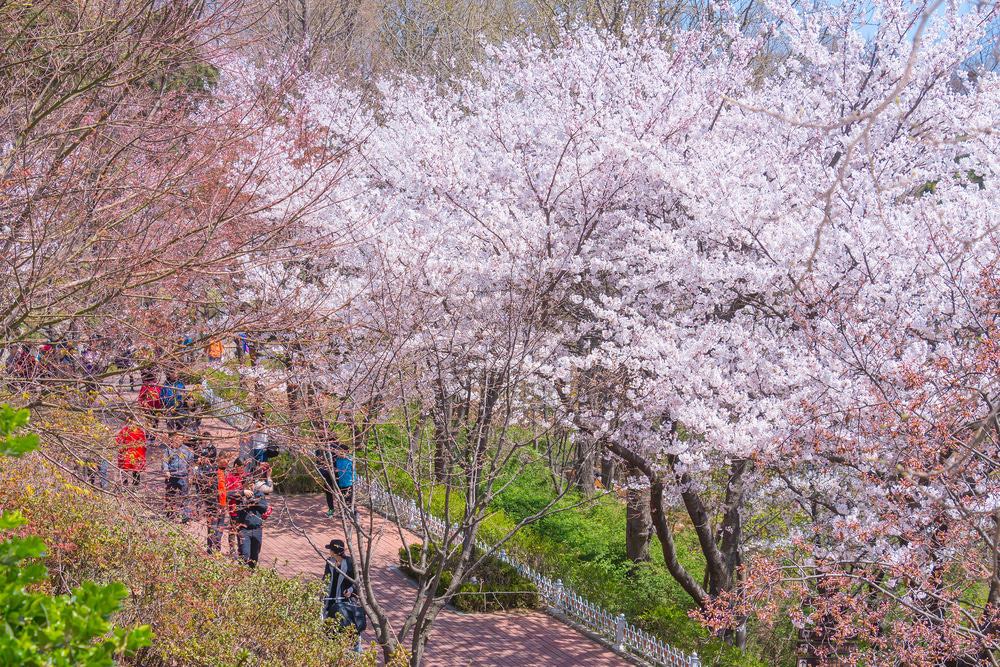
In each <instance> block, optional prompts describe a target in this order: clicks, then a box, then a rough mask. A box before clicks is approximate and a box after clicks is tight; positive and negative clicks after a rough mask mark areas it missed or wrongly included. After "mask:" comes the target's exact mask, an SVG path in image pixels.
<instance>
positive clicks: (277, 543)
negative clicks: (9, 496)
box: [143, 419, 632, 667]
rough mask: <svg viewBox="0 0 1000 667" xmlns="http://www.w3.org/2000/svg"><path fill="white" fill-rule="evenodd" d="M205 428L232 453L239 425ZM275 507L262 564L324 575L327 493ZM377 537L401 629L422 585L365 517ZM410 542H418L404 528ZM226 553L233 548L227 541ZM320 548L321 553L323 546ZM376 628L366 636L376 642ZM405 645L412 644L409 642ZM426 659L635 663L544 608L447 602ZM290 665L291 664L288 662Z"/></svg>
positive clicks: (275, 500) (154, 485) (480, 666)
mask: <svg viewBox="0 0 1000 667" xmlns="http://www.w3.org/2000/svg"><path fill="white" fill-rule="evenodd" d="M204 427H205V428H207V429H209V430H210V431H211V432H212V433H213V435H215V436H216V438H217V441H216V445H217V446H218V447H219V449H220V450H226V451H228V452H230V453H234V450H235V448H236V438H235V434H234V432H233V430H232V429H231V428H230V427H228V426H226V425H225V424H223V423H221V422H219V421H218V420H215V419H208V420H206V421H205V423H204ZM149 459H150V464H149V468H148V471H147V473H146V474H144V475H143V489H144V491H145V493H144V494H143V495H144V496H145V497H146V498H147V499H149V498H157V497H161V496H160V494H161V493H162V489H163V473H162V471H161V470H160V467H161V460H162V453H161V452H160V451H158V449H156V448H152V449H151V450H150V452H149ZM271 504H272V506H273V507H274V511H273V513H272V515H271V517H270V518H269V519H268V520H267V522H266V523H265V525H264V541H263V545H262V549H261V556H260V566H261V567H273V568H275V569H276V570H277V571H278V572H279V573H280V574H282V575H285V576H305V577H315V578H317V579H318V578H319V577H320V576H321V575H322V573H323V555H322V553H321V552H323V551H324V550H323V547H324V545H326V544H327V543H328V542H329V541H330V540H331V539H334V538H337V537H340V538H343V526H342V524H341V521H340V520H339V519H329V518H327V517H326V504H325V502H324V500H323V496H322V495H306V496H273V497H272V498H271ZM365 519H366V521H368V522H370V524H369V525H370V528H371V534H372V535H373V546H372V574H373V576H374V579H375V586H376V598H377V600H378V602H379V603H380V604H381V605H382V606H383V608H384V609H385V611H386V614H387V615H388V616H389V618H390V620H391V621H392V623H393V626H394V628H395V629H397V630H398V629H399V628H400V627H401V626H402V622H403V619H404V618H405V616H406V613H407V611H408V610H409V609H410V607H411V606H412V604H413V598H414V595H415V591H416V586H415V585H414V584H413V582H411V581H410V579H408V578H407V577H406V576H405V575H404V574H403V573H402V572H400V571H399V569H398V567H397V566H398V563H399V548H400V547H401V546H402V544H403V542H402V539H401V536H400V533H399V529H398V527H397V526H396V525H395V524H394V523H392V522H390V521H388V520H387V519H384V518H382V517H379V516H376V517H370V516H367V515H366V516H365ZM188 529H189V531H190V532H191V533H192V534H193V535H195V537H196V538H197V539H198V540H199V542H201V543H202V544H204V540H205V527H204V524H203V523H201V522H197V523H192V524H188ZM406 539H407V541H409V542H411V543H412V542H414V541H419V539H418V538H417V537H416V536H415V535H413V534H410V533H406ZM222 548H223V550H224V551H225V550H228V545H227V540H226V539H223V547H222ZM317 550H319V552H318V551H317ZM373 636H374V635H373V633H372V631H371V628H370V627H369V629H368V630H367V631H366V632H365V634H364V635H363V637H362V638H363V639H364V640H366V641H368V642H370V641H372V640H373ZM403 643H404V644H407V643H408V642H403ZM424 664H425V665H427V666H428V667H471V666H475V667H490V666H496V667H515V666H516V667H621V666H623V665H630V664H632V663H631V662H630V661H627V660H625V659H624V658H622V657H621V656H619V655H617V654H616V653H614V652H613V651H611V650H610V649H608V648H607V647H605V646H604V645H602V644H600V643H599V642H597V641H594V640H593V639H591V638H590V637H588V636H586V635H585V634H583V633H581V632H579V631H578V630H576V629H574V628H572V627H570V626H568V625H566V624H564V623H562V622H560V621H558V620H556V619H555V618H553V617H552V616H549V615H547V614H545V613H543V612H539V611H528V610H525V611H520V612H506V613H491V614H464V613H461V612H458V611H455V610H454V609H452V608H450V607H446V608H445V609H443V610H442V611H441V614H440V615H439V616H438V617H437V619H436V620H435V622H434V628H433V631H432V633H431V637H430V640H429V641H428V644H427V649H426V653H425V661H424ZM289 667H292V666H289Z"/></svg>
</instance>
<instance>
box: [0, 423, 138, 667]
mask: <svg viewBox="0 0 1000 667" xmlns="http://www.w3.org/2000/svg"><path fill="white" fill-rule="evenodd" d="M27 422H28V411H27V410H13V409H12V408H11V407H10V406H9V405H0V456H4V457H6V456H13V457H19V456H22V455H24V454H27V453H28V452H30V451H32V450H34V449H36V448H37V446H38V437H37V436H35V435H34V434H28V435H15V433H16V432H17V431H18V430H20V429H22V428H23V427H24V426H25V425H26V424H27ZM27 523H28V521H27V519H25V518H24V516H23V515H22V514H21V513H20V512H19V511H17V510H13V511H5V512H4V513H3V514H2V515H0V532H4V533H6V532H8V531H15V530H17V531H20V530H21V529H22V528H23V527H24V526H25V525H26V524H27ZM45 555H46V547H45V543H44V541H43V540H42V539H41V538H40V537H38V536H35V535H31V536H27V537H23V536H22V537H8V538H6V539H4V540H3V541H2V542H0V618H3V625H4V631H3V632H0V664H3V665H24V666H25V667H32V666H33V665H37V666H38V667H42V666H43V665H45V666H46V667H63V666H65V667H76V666H77V665H84V666H85V667H111V665H113V664H114V662H115V658H116V657H117V658H124V657H126V656H129V655H132V654H134V653H135V652H136V651H137V650H138V649H140V648H141V647H143V646H148V645H149V643H150V630H149V626H140V627H138V628H135V629H134V630H125V629H123V628H121V627H114V626H112V624H111V622H110V620H111V617H112V616H113V615H114V614H115V612H117V611H118V610H119V608H120V606H121V602H122V600H123V599H124V598H125V597H126V596H127V595H128V591H127V590H126V589H125V587H124V586H123V585H122V584H120V583H117V582H116V583H109V584H105V585H103V586H101V585H98V584H95V583H94V582H92V581H83V582H81V583H80V584H79V585H78V586H76V587H74V588H73V589H72V590H71V591H69V592H68V593H66V594H58V595H53V594H51V593H50V592H49V591H48V590H47V589H48V588H49V587H50V586H51V581H50V580H49V576H48V570H47V569H46V568H45V565H43V562H44V560H45Z"/></svg>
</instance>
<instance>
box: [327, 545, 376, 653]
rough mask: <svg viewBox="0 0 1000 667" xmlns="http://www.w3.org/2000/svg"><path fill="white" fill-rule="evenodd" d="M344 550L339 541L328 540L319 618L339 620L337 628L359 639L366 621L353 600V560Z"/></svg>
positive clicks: (354, 591) (359, 607) (354, 597)
mask: <svg viewBox="0 0 1000 667" xmlns="http://www.w3.org/2000/svg"><path fill="white" fill-rule="evenodd" d="M344 549H345V547H344V542H343V540H331V541H330V543H329V544H327V545H326V550H327V551H328V552H329V555H328V556H327V559H326V567H325V568H324V570H323V580H324V581H326V597H324V599H323V618H337V617H339V621H340V627H342V628H348V627H353V628H354V629H355V630H357V632H358V634H359V635H360V634H361V633H362V632H364V630H365V627H366V626H367V619H366V618H365V612H364V609H362V608H361V605H360V604H358V602H357V599H356V595H357V589H356V585H357V575H356V574H355V572H354V559H352V558H351V557H350V556H347V555H345V554H344ZM359 641H360V640H359Z"/></svg>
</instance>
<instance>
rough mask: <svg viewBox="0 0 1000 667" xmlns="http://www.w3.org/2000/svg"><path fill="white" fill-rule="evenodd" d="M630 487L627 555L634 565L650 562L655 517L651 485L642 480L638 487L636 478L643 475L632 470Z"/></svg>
mask: <svg viewBox="0 0 1000 667" xmlns="http://www.w3.org/2000/svg"><path fill="white" fill-rule="evenodd" d="M628 472H629V481H630V484H629V487H628V490H627V491H626V495H625V555H626V557H627V558H628V559H629V560H630V561H632V562H633V563H644V562H646V561H648V560H649V542H650V539H651V538H652V536H653V516H652V513H651V512H650V495H649V485H648V484H646V483H645V481H646V480H645V479H644V478H643V479H642V482H643V483H642V485H641V486H636V482H637V480H636V479H635V478H636V477H639V476H640V475H641V473H640V472H639V471H638V470H635V469H630V470H629V471H628Z"/></svg>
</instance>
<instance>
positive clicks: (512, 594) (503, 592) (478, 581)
mask: <svg viewBox="0 0 1000 667" xmlns="http://www.w3.org/2000/svg"><path fill="white" fill-rule="evenodd" d="M422 548H423V545H421V544H411V545H410V548H409V554H407V549H406V548H405V547H403V548H400V550H399V565H400V569H401V570H402V571H403V572H405V573H406V574H408V575H409V576H411V577H414V578H418V577H419V575H418V573H417V572H416V571H415V570H414V569H413V567H412V566H411V564H412V563H419V562H420V551H421V549H422ZM432 551H433V553H434V555H433V556H432V558H440V552H438V551H437V550H436V549H433V547H432ZM453 576H454V575H453V574H452V572H451V570H450V569H447V568H446V569H445V571H444V572H443V573H442V574H441V579H440V581H439V582H438V586H437V593H438V594H439V595H440V594H441V593H443V592H444V591H445V590H447V588H448V586H450V585H451V582H452V578H453ZM451 604H452V605H453V606H454V607H455V608H456V609H458V610H459V611H467V612H492V611H507V610H510V609H537V608H539V607H540V606H541V603H540V600H539V598H538V589H537V588H535V585H534V584H532V583H531V582H530V581H529V580H527V579H525V578H524V577H522V576H521V575H520V574H518V572H517V570H515V569H514V568H512V567H511V566H510V565H507V564H506V563H504V562H502V561H500V560H498V559H496V558H491V559H488V560H487V561H486V562H485V563H484V564H483V566H482V567H481V568H479V569H477V570H476V574H475V575H474V577H473V578H472V580H470V581H468V582H466V583H464V584H462V587H461V588H460V589H459V591H458V592H457V593H456V594H455V596H454V597H453V598H452V599H451Z"/></svg>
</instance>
